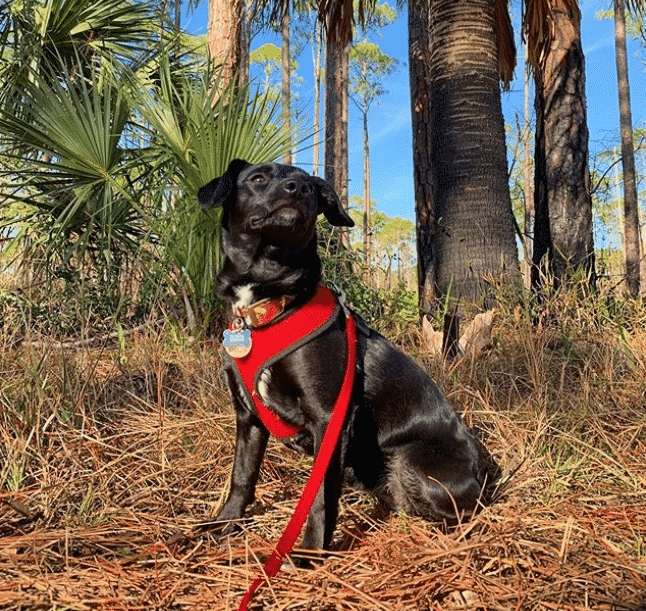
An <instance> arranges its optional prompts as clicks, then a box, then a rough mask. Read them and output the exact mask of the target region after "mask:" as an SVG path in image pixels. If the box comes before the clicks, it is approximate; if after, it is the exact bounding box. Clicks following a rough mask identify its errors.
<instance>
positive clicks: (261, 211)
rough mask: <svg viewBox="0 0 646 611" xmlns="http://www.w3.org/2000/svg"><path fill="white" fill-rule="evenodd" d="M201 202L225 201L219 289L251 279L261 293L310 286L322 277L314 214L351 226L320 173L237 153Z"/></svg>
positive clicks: (228, 290)
mask: <svg viewBox="0 0 646 611" xmlns="http://www.w3.org/2000/svg"><path fill="white" fill-rule="evenodd" d="M197 198H198V201H199V202H200V204H201V205H202V207H203V208H214V207H216V206H222V248H223V250H224V253H225V255H226V258H225V262H224V266H223V268H222V270H221V271H220V273H219V274H218V292H219V294H220V295H221V296H222V297H225V298H227V297H232V295H233V294H234V293H235V287H236V286H241V285H244V284H246V285H252V286H254V287H255V293H254V294H255V296H256V297H257V298H260V297H267V296H273V295H274V294H296V293H298V292H299V291H302V290H307V289H312V288H313V287H314V286H315V285H316V282H318V280H319V278H320V261H319V258H318V255H317V253H316V218H317V216H318V215H319V214H323V215H325V218H326V219H327V220H328V221H329V222H330V223H331V224H332V225H335V226H339V227H340V226H345V227H352V226H353V225H354V222H353V221H352V219H351V218H350V217H349V216H348V214H347V213H346V211H345V210H344V209H343V206H342V205H341V202H340V200H339V198H338V197H337V195H336V193H335V192H334V190H333V189H332V187H330V185H328V184H327V183H326V182H325V181H324V180H322V179H321V178H317V177H316V176H310V175H309V174H307V173H306V172H304V171H303V170H301V169H299V168H295V167H293V166H288V165H280V164H277V163H263V164H259V165H251V164H249V163H247V162H246V161H242V160H240V159H234V160H233V161H232V162H231V163H230V164H229V167H228V168H227V171H226V172H225V173H224V174H223V175H222V176H220V177H219V178H215V179H214V180H212V181H211V182H210V183H208V184H206V185H204V186H203V187H202V188H201V189H200V190H199V191H198V195H197Z"/></svg>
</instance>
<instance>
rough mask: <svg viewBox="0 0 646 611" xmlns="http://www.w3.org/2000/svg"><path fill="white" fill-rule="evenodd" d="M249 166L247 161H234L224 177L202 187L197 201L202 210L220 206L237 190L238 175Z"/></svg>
mask: <svg viewBox="0 0 646 611" xmlns="http://www.w3.org/2000/svg"><path fill="white" fill-rule="evenodd" d="M247 166H249V164H248V163H247V162H246V161H244V160H242V159H234V160H233V161H232V162H231V163H230V164H229V167H228V168H227V171H226V172H225V173H224V174H222V176H220V177H218V178H214V179H213V180H212V181H211V182H209V183H207V184H205V185H204V186H203V187H200V188H199V190H198V192H197V201H198V202H200V205H201V206H202V208H205V209H208V208H215V207H216V206H220V205H221V204H222V202H224V200H225V199H226V198H227V197H228V196H229V195H230V194H231V192H232V191H233V190H234V189H235V185H236V181H237V180H238V175H239V174H240V172H242V170H244V169H245V168H246V167H247Z"/></svg>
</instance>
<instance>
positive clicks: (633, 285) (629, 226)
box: [614, 0, 641, 297]
mask: <svg viewBox="0 0 646 611" xmlns="http://www.w3.org/2000/svg"><path fill="white" fill-rule="evenodd" d="M614 5H615V54H616V60H617V81H618V91H619V125H620V131H621V165H622V168H623V175H624V177H623V189H624V253H625V256H626V283H627V285H628V292H629V293H630V295H631V297H637V296H638V295H639V288H640V269H639V267H640V259H641V256H640V239H639V205H638V203H637V178H636V172H635V147H634V143H633V124H632V115H631V111H630V85H629V81H628V59H627V57H626V55H627V54H626V17H625V11H626V9H625V5H624V0H615V1H614Z"/></svg>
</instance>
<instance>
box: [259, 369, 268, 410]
mask: <svg viewBox="0 0 646 611" xmlns="http://www.w3.org/2000/svg"><path fill="white" fill-rule="evenodd" d="M269 384H271V370H270V369H269V367H268V368H267V369H263V370H262V373H261V374H260V377H259V378H258V397H259V398H260V400H261V401H262V402H263V403H264V404H265V405H267V404H268V402H269Z"/></svg>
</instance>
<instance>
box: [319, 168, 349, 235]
mask: <svg viewBox="0 0 646 611" xmlns="http://www.w3.org/2000/svg"><path fill="white" fill-rule="evenodd" d="M311 180H312V186H313V187H314V191H315V192H316V199H317V200H318V213H319V214H321V213H322V214H323V215H324V216H325V218H326V219H327V220H328V221H329V222H330V224H331V225H334V226H335V227H354V221H353V220H352V219H351V218H350V217H349V216H348V213H347V212H346V211H345V210H344V209H343V206H342V205H341V200H340V199H339V197H338V195H337V194H336V193H335V192H334V189H333V188H332V187H331V186H330V185H329V184H328V183H327V182H325V181H324V180H323V179H322V178H319V177H318V176H312V177H311Z"/></svg>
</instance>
